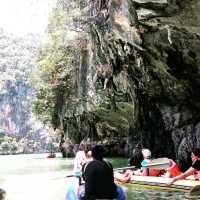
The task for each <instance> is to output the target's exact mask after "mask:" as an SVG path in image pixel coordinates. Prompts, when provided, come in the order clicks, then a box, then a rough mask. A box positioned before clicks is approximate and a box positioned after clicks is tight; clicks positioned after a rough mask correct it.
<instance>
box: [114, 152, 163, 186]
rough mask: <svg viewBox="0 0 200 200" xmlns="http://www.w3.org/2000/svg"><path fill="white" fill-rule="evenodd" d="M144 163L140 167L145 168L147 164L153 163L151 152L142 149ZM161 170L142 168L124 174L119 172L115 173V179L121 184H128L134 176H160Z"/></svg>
mask: <svg viewBox="0 0 200 200" xmlns="http://www.w3.org/2000/svg"><path fill="white" fill-rule="evenodd" d="M142 155H143V161H142V162H141V164H140V166H144V165H146V164H150V163H151V151H150V150H149V149H142ZM160 172H161V171H160V170H157V169H148V168H146V167H141V168H140V169H138V170H135V171H132V170H126V171H125V172H124V173H123V174H121V173H119V172H115V174H114V177H115V179H116V180H117V181H120V182H124V183H125V182H128V181H129V180H130V179H131V176H132V175H135V176H159V175H160Z"/></svg>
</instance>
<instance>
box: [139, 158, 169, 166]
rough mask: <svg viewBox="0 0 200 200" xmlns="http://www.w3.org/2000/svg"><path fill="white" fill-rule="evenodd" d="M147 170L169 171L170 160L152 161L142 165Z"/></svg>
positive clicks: (158, 159) (159, 159)
mask: <svg viewBox="0 0 200 200" xmlns="http://www.w3.org/2000/svg"><path fill="white" fill-rule="evenodd" d="M142 167H145V168H151V169H167V168H169V167H170V159H168V158H157V159H153V160H151V162H150V163H148V164H144V165H142Z"/></svg>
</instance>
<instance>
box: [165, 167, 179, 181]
mask: <svg viewBox="0 0 200 200" xmlns="http://www.w3.org/2000/svg"><path fill="white" fill-rule="evenodd" d="M167 171H168V172H169V173H170V177H171V178H173V177H175V176H178V175H180V174H181V170H180V169H179V167H178V165H177V164H174V165H173V166H172V167H170V168H169V169H168V170H167Z"/></svg>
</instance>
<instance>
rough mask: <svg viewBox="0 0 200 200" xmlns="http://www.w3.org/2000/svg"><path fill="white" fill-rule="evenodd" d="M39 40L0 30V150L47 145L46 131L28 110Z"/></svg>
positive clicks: (25, 149) (23, 150)
mask: <svg viewBox="0 0 200 200" xmlns="http://www.w3.org/2000/svg"><path fill="white" fill-rule="evenodd" d="M39 42H40V37H39V36H37V35H31V34H29V35H26V36H24V37H15V36H14V35H11V34H10V35H9V34H7V33H5V32H4V31H3V30H0V73H1V76H0V154H1V153H3V154H4V153H5V154H6V153H31V152H42V151H45V149H48V148H49V147H47V144H46V143H45V138H46V135H44V134H46V132H47V131H46V130H45V129H44V128H43V125H42V124H40V123H39V122H38V121H37V120H36V117H35V116H34V115H33V113H32V110H31V101H32V100H33V99H34V98H35V88H34V87H33V86H32V85H30V74H31V73H32V71H33V69H34V68H35V62H36V58H37V51H38V46H39V44H40V43H39ZM41 133H43V136H41ZM42 137H43V138H42Z"/></svg>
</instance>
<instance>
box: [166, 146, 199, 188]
mask: <svg viewBox="0 0 200 200" xmlns="http://www.w3.org/2000/svg"><path fill="white" fill-rule="evenodd" d="M191 158H192V166H191V167H190V168H189V169H188V170H186V171H185V172H184V173H182V174H180V175H179V176H176V177H174V178H171V179H170V180H169V182H168V184H169V185H170V184H172V183H174V182H175V181H177V180H180V179H184V178H186V177H188V176H190V175H192V174H193V175H194V176H195V179H196V180H200V176H199V172H200V148H194V149H192V153H191Z"/></svg>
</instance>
